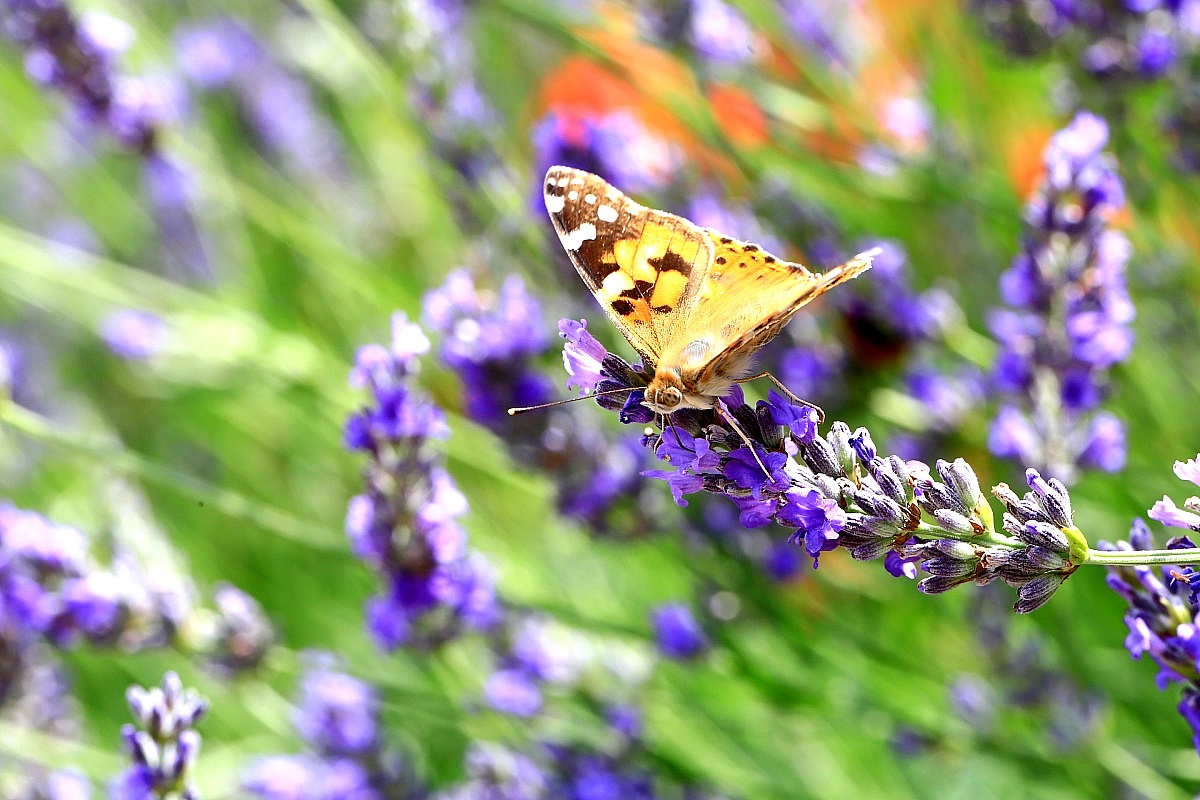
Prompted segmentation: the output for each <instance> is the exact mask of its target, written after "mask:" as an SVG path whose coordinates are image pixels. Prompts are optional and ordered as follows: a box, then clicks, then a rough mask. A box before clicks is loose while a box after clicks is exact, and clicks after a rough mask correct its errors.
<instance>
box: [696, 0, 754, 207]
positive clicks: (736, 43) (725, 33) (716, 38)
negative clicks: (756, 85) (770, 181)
mask: <svg viewBox="0 0 1200 800" xmlns="http://www.w3.org/2000/svg"><path fill="white" fill-rule="evenodd" d="M687 5H688V6H689V8H688V39H689V40H690V41H691V44H692V47H694V48H695V49H696V52H697V53H698V54H700V55H701V56H702V57H704V58H706V59H708V60H710V61H712V62H715V63H718V64H745V63H746V62H748V61H750V60H751V59H753V58H754V52H755V41H754V39H755V37H754V31H753V29H752V28H751V27H750V24H749V22H747V20H746V18H745V17H744V16H742V14H741V13H740V12H739V11H738V10H737V9H735V8H733V7H732V6H730V5H728V4H727V3H724V2H722V0H691V2H689V3H688V4H687ZM722 230H725V229H722Z"/></svg>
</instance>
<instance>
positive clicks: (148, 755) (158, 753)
mask: <svg viewBox="0 0 1200 800" xmlns="http://www.w3.org/2000/svg"><path fill="white" fill-rule="evenodd" d="M126 699H127V700H128V701H129V708H130V709H131V710H132V711H133V717H134V719H135V720H136V722H137V725H136V726H134V725H126V726H124V727H123V728H122V729H121V736H122V738H123V739H124V740H125V748H126V751H127V753H128V755H129V757H130V760H131V761H132V762H133V764H132V766H130V767H129V768H128V769H127V770H125V771H124V772H122V773H121V774H120V775H118V776H117V777H116V778H114V779H113V781H112V783H111V784H109V797H110V798H111V799H112V800H142V798H148V797H167V796H168V795H169V794H172V793H173V794H175V795H177V796H178V797H179V798H181V800H192V799H193V798H198V797H199V794H198V793H197V791H196V788H195V787H194V786H193V785H192V783H191V781H190V780H189V778H188V773H189V772H190V770H191V768H192V766H193V765H194V763H195V761H196V756H197V755H198V754H199V752H200V734H198V733H196V731H195V730H193V728H194V727H195V725H196V723H198V722H199V721H200V720H201V719H202V718H203V717H204V715H205V713H207V711H208V703H207V702H206V701H204V700H203V699H201V698H200V696H199V695H198V694H196V692H195V691H194V690H192V689H184V688H183V683H182V682H181V681H180V680H179V676H178V675H176V674H175V673H174V672H168V673H167V674H166V675H165V676H164V677H163V680H162V685H161V686H158V687H154V688H152V689H143V688H142V687H140V686H131V687H130V688H129V691H128V692H127V693H126Z"/></svg>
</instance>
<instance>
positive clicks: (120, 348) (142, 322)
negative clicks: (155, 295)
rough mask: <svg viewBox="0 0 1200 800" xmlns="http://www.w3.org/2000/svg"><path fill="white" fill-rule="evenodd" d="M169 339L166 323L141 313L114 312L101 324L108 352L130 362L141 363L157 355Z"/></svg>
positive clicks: (130, 311)
mask: <svg viewBox="0 0 1200 800" xmlns="http://www.w3.org/2000/svg"><path fill="white" fill-rule="evenodd" d="M168 335H169V328H168V327H167V322H166V320H164V319H163V318H162V317H160V316H158V315H157V314H154V313H152V312H150V311H142V310H140V309H134V308H125V309H121V310H119V311H114V312H113V313H112V314H109V315H108V316H107V317H105V319H104V322H102V323H101V336H103V337H104V343H105V344H106V345H108V349H109V350H111V351H112V352H113V353H115V354H116V355H118V356H120V357H121V358H124V359H128V360H130V361H142V360H145V359H148V358H152V357H153V356H156V355H158V354H159V353H160V352H162V349H163V346H164V345H165V344H166V341H167V336H168Z"/></svg>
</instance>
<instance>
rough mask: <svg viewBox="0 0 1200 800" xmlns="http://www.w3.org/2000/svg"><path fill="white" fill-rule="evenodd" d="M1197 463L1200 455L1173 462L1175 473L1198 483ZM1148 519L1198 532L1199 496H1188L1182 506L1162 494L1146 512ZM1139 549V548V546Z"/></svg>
mask: <svg viewBox="0 0 1200 800" xmlns="http://www.w3.org/2000/svg"><path fill="white" fill-rule="evenodd" d="M1197 463H1200V456H1197V457H1196V458H1194V459H1190V460H1188V461H1176V462H1175V474H1176V476H1178V477H1179V478H1182V479H1183V480H1188V481H1192V482H1193V483H1200V482H1198V481H1197V478H1198V477H1200V474H1198V473H1200V469H1198V468H1197ZM1147 513H1148V515H1149V517H1150V519H1153V520H1156V521H1158V522H1161V523H1162V524H1164V525H1168V526H1170V527H1172V528H1185V529H1187V530H1190V531H1196V532H1200V498H1196V497H1189V498H1188V499H1187V500H1185V501H1184V502H1183V508H1179V507H1178V506H1176V505H1175V501H1174V500H1172V499H1171V498H1170V497H1168V496H1166V495H1163V499H1162V500H1159V501H1158V502H1157V503H1155V504H1154V507H1153V508H1151V509H1150V511H1149V512H1147ZM1139 549H1140V548H1139Z"/></svg>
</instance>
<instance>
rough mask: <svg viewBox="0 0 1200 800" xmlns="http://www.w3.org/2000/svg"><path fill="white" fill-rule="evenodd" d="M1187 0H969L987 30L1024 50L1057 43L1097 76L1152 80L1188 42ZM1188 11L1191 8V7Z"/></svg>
mask: <svg viewBox="0 0 1200 800" xmlns="http://www.w3.org/2000/svg"><path fill="white" fill-rule="evenodd" d="M1189 5H1190V2H1189V1H1188V0H1184V2H1157V1H1154V2H1125V3H1100V2H1090V1H1089V2H1051V3H1045V2H1040V0H973V2H972V6H973V7H974V9H975V11H976V13H977V14H978V15H979V16H980V17H981V18H982V20H983V22H984V25H985V27H986V28H987V31H988V33H989V34H990V35H991V36H992V37H994V38H996V39H998V40H999V41H1000V42H1001V44H1003V45H1004V47H1005V48H1007V49H1008V50H1009V51H1010V52H1012V53H1014V54H1016V55H1021V56H1029V55H1035V54H1039V53H1043V52H1045V51H1047V50H1049V49H1050V48H1051V47H1052V46H1055V45H1057V46H1060V47H1061V48H1063V49H1064V50H1065V51H1066V52H1067V53H1069V54H1070V55H1071V56H1072V57H1073V58H1074V59H1076V60H1077V62H1078V63H1079V65H1080V66H1081V67H1082V68H1083V69H1084V71H1086V72H1087V73H1090V74H1091V75H1092V76H1093V77H1096V78H1099V79H1118V80H1129V79H1134V80H1138V79H1140V80H1152V79H1154V78H1158V77H1160V76H1162V75H1163V74H1165V73H1166V72H1168V71H1169V70H1170V69H1171V68H1172V67H1173V66H1174V65H1175V64H1176V62H1177V61H1178V59H1179V55H1180V50H1181V49H1184V48H1189V47H1191V46H1193V45H1194V43H1195V38H1194V32H1193V31H1191V30H1190V29H1189V25H1188V21H1187V20H1188V14H1189V10H1188V8H1187V7H1188V6H1189ZM1190 13H1195V12H1194V11H1192V12H1190Z"/></svg>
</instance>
